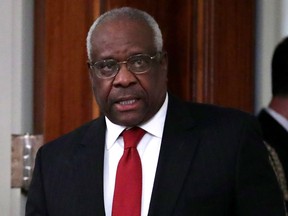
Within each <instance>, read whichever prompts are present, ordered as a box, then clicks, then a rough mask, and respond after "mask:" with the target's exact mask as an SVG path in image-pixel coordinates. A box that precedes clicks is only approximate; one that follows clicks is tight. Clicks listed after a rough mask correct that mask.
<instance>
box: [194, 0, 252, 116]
mask: <svg viewBox="0 0 288 216" xmlns="http://www.w3.org/2000/svg"><path fill="white" fill-rule="evenodd" d="M195 12H196V13H197V18H198V22H197V25H198V27H197V31H196V32H195V35H197V36H198V37H197V46H198V49H197V50H202V52H201V53H199V52H198V53H197V52H196V53H195V55H196V57H195V58H196V59H198V61H196V62H195V64H199V63H200V65H198V66H197V67H196V68H197V69H196V71H194V74H196V76H197V79H196V80H198V82H196V83H194V85H196V86H197V92H196V95H195V97H196V100H197V101H201V102H209V103H214V104H219V105H223V106H228V107H236V108H239V109H242V110H244V111H248V112H252V111H253V107H254V105H253V101H254V94H253V92H254V43H255V42H254V35H255V18H254V17H255V1H242V0H234V1H230V0H217V1H204V2H203V1H202V0H198V1H197V11H195ZM199 80H201V82H199Z"/></svg>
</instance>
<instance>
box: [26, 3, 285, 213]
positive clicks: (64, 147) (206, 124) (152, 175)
mask: <svg viewBox="0 0 288 216" xmlns="http://www.w3.org/2000/svg"><path fill="white" fill-rule="evenodd" d="M87 50H88V58H89V68H90V78H91V83H92V88H93V92H94V95H95V98H96V100H97V103H98V105H99V107H100V108H101V111H102V114H103V115H102V116H100V117H99V118H98V119H96V120H94V121H92V122H89V123H87V124H86V125H84V126H82V127H80V128H78V129H76V130H75V131H73V132H71V133H69V134H67V135H64V136H62V137H60V138H59V139H56V140H55V141H52V142H51V143H48V144H46V145H44V146H43V147H42V148H41V149H40V150H39V151H38V154H37V159H36V165H35V170H34V175H33V180H32V183H31V186H30V190H29V194H28V200H27V206H26V216H36V215H37V216H44V215H47V216H48V215H49V216H81V215H83V216H92V215H93V216H95V215H97V216H102V215H114V216H120V215H123V214H122V212H121V211H122V210H123V211H124V209H126V210H127V205H126V203H121V201H122V200H121V199H120V200H117V199H115V194H114V188H115V187H116V185H117V187H118V168H119V167H118V168H117V164H118V162H119V160H120V158H121V156H122V154H123V145H125V151H126V144H125V142H126V141H124V144H123V137H122V136H124V133H125V132H126V129H127V130H128V129H129V128H131V127H132V128H134V127H135V126H137V127H140V128H142V129H144V130H145V131H146V133H145V135H144V136H143V138H142V139H141V141H140V142H139V144H138V146H137V150H138V151H137V152H138V153H139V155H140V159H141V166H142V178H141V182H142V188H141V191H142V192H140V193H141V194H140V195H141V200H140V202H141V207H140V208H141V209H140V212H141V213H132V211H134V210H135V209H134V207H132V206H131V208H130V207H129V205H128V213H126V215H127V216H128V215H133V216H139V215H142V216H144V215H150V216H168V215H174V216H184V215H189V216H194V215H195V216H208V215H209V216H210V215H218V216H224V215H226V216H232V215H235V216H236V215H237V216H260V215H261V216H263V215H265V216H284V214H285V213H284V205H283V198H282V196H281V192H280V189H279V186H278V183H277V179H276V176H275V174H274V172H273V170H272V167H271V166H270V164H269V160H268V153H267V150H266V148H265V146H264V144H263V142H262V138H261V136H260V130H259V128H258V125H257V121H256V120H255V118H253V117H252V116H250V115H248V114H245V113H242V112H240V111H236V110H232V109H224V108H219V107H215V106H212V105H201V104H194V103H188V102H183V101H180V100H178V99H177V98H175V97H174V96H172V95H171V94H169V93H167V65H168V59H167V54H166V53H165V52H164V51H163V41H162V35H161V31H160V29H159V27H158V24H157V23H156V22H155V20H154V19H153V18H152V17H151V16H150V15H148V14H147V13H145V12H143V11H139V10H136V9H131V8H120V9H114V10H112V11H110V12H107V13H105V14H104V15H102V16H100V18H98V19H97V20H96V21H95V22H94V24H93V25H92V27H91V28H90V31H89V33H88V36H87ZM123 130H125V132H123V133H122V131H123ZM124 154H125V153H124ZM124 154H123V155H124ZM120 161H121V160H120ZM119 164H120V162H119ZM116 170H117V174H116ZM132 174H134V173H131V176H132ZM131 176H130V174H127V176H126V179H127V180H130V179H131ZM124 181H125V178H124ZM133 184H134V183H133ZM135 184H137V183H135ZM132 187H133V188H134V185H131V184H129V185H128V187H127V190H130V188H132ZM131 190H132V189H131ZM128 193H130V191H127V194H128ZM118 195H119V194H118ZM123 195H124V196H123ZM125 195H126V192H124V193H122V194H120V196H122V199H125V200H126V199H127V197H125ZM128 198H130V197H128ZM133 199H134V198H133ZM133 199H132V201H133ZM115 200H117V201H115ZM130 201H131V199H130ZM119 202H120V203H121V204H120V205H121V206H122V207H123V208H120V209H118V211H117V212H116V211H115V209H114V206H115V205H118V204H119Z"/></svg>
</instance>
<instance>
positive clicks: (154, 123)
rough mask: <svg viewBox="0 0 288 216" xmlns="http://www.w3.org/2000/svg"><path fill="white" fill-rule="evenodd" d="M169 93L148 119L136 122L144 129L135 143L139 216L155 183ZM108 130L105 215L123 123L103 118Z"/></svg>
mask: <svg viewBox="0 0 288 216" xmlns="http://www.w3.org/2000/svg"><path fill="white" fill-rule="evenodd" d="M167 106H168V95H167V94H166V98H165V101H164V103H163V105H162V107H161V108H160V110H159V111H158V112H157V113H156V114H155V115H154V117H152V118H151V119H150V120H149V121H148V122H146V123H145V124H142V125H138V126H139V127H141V128H142V129H144V130H145V131H146V134H145V135H144V136H143V138H142V139H141V141H140V142H139V144H138V146H137V150H138V152H139V155H140V159H141V163H142V203H141V216H146V215H148V210H149V205H150V199H151V194H152V189H153V184H154V178H155V173H156V168H157V163H158V157H159V152H160V146H161V141H162V134H163V129H164V122H165V117H166V113H167ZM105 120H106V125H107V131H106V143H105V153H104V177H103V178H104V179H103V182H104V205H105V212H106V215H107V216H109V215H111V213H112V202H113V194H114V187H115V178H116V170H117V165H118V162H119V160H120V158H121V156H122V155H123V151H124V142H123V138H122V136H120V137H119V135H120V134H121V132H122V131H123V130H124V129H125V127H123V126H119V125H116V124H114V123H112V122H111V121H110V120H109V119H108V118H107V117H106V118H105Z"/></svg>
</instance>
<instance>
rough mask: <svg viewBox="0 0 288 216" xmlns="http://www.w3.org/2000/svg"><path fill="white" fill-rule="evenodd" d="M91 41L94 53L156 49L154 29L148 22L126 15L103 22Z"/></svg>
mask: <svg viewBox="0 0 288 216" xmlns="http://www.w3.org/2000/svg"><path fill="white" fill-rule="evenodd" d="M91 42H92V50H93V51H92V53H93V54H94V55H100V54H101V55H109V52H113V53H117V52H120V53H121V52H122V53H123V52H131V53H133V52H134V53H137V52H143V51H146V52H147V51H154V50H155V44H154V37H153V31H152V29H151V28H150V27H149V26H148V24H147V23H145V22H144V21H141V20H131V19H128V18H125V17H124V18H123V17H121V18H118V19H112V20H106V21H104V22H102V23H101V24H100V25H99V26H97V27H96V29H95V30H94V32H93V34H92V40H91Z"/></svg>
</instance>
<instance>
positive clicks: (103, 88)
mask: <svg viewBox="0 0 288 216" xmlns="http://www.w3.org/2000/svg"><path fill="white" fill-rule="evenodd" d="M110 89H111V84H109V82H107V81H105V80H98V79H95V80H94V81H93V92H94V95H95V99H96V101H97V103H98V104H99V105H100V106H103V103H105V102H106V101H107V98H108V95H109V92H110Z"/></svg>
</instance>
